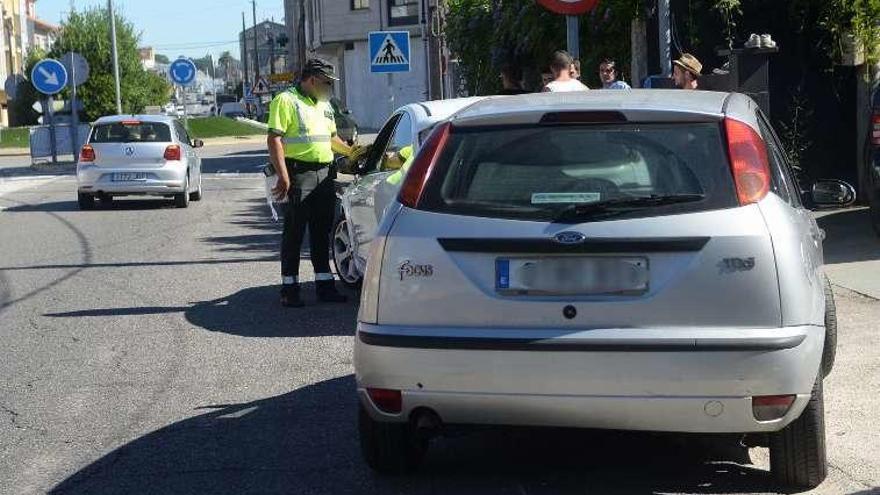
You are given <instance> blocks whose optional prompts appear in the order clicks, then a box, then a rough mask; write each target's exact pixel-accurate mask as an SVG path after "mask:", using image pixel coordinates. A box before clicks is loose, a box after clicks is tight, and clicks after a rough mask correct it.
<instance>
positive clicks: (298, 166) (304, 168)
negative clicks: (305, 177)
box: [284, 158, 330, 174]
mask: <svg viewBox="0 0 880 495" xmlns="http://www.w3.org/2000/svg"><path fill="white" fill-rule="evenodd" d="M284 164H285V165H287V168H288V169H289V170H290V171H291V172H293V173H295V174H300V173H303V172H317V171H318V170H322V169H325V168H329V167H330V164H329V163H314V162H303V161H299V160H294V159H293V158H285V159H284Z"/></svg>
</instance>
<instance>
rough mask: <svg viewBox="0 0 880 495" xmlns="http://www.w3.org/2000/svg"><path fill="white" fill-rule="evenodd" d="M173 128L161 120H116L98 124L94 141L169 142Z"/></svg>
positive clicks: (94, 131)
mask: <svg viewBox="0 0 880 495" xmlns="http://www.w3.org/2000/svg"><path fill="white" fill-rule="evenodd" d="M170 141H171V128H170V127H168V125H167V124H162V123H159V122H115V123H112V124H100V125H96V126H95V128H94V130H93V131H92V138H91V142H92V143H167V142H170Z"/></svg>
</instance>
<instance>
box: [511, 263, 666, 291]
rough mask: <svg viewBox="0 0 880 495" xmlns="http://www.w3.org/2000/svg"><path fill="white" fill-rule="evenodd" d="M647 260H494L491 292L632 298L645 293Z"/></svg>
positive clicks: (646, 288) (647, 279) (647, 278)
mask: <svg viewBox="0 0 880 495" xmlns="http://www.w3.org/2000/svg"><path fill="white" fill-rule="evenodd" d="M648 281H649V277H648V259H647V258H644V257H636V256H632V257H617V256H564V257H563V256H560V257H549V258H498V259H496V260H495V289H496V290H497V291H498V292H500V293H503V294H510V295H515V294H543V295H611V294H620V295H634V294H643V293H645V292H647V290H648Z"/></svg>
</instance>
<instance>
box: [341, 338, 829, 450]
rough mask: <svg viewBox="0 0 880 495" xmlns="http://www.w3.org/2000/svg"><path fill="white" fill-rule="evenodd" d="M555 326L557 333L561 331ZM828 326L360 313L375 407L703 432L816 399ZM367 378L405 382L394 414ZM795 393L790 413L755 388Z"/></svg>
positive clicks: (747, 426)
mask: <svg viewBox="0 0 880 495" xmlns="http://www.w3.org/2000/svg"><path fill="white" fill-rule="evenodd" d="M551 334H553V335H551ZM823 339H824V328H822V327H815V326H802V327H786V328H774V329H717V328H714V329H705V330H701V329H600V330H589V331H581V332H574V333H571V332H569V333H567V334H561V333H558V332H557V333H556V334H554V332H551V331H538V330H501V329H493V330H491V331H487V330H485V329H481V330H475V329H474V330H470V329H436V328H431V329H414V328H403V327H387V326H376V325H366V324H359V327H358V338H357V342H356V346H355V369H356V374H357V383H358V393H359V396H360V398H361V401H362V402H363V404H364V405H365V406H366V408H367V410H368V411H369V413H370V414H371V416H372V417H373V418H374V419H377V420H380V421H390V422H395V421H397V422H399V421H407V420H408V418H409V415H410V413H411V412H412V411H413V410H415V409H417V408H419V407H427V408H430V409H432V410H434V411H435V412H436V413H437V414H438V415H439V416H440V417H441V419H442V420H443V421H444V422H446V423H454V424H505V425H522V426H563V427H583V428H609V429H627V430H651V431H673V432H701V433H746V432H764V431H776V430H779V429H781V428H783V427H784V426H785V425H787V424H788V423H790V422H791V421H792V420H794V419H795V418H797V417H798V416H799V415H800V413H801V411H802V410H803V408H804V407H805V406H806V403H807V402H808V400H809V396H810V391H811V389H812V386H813V382H814V380H815V378H816V376H817V373H818V369H819V362H820V360H821V354H822V345H823ZM367 387H375V388H388V389H396V390H401V391H402V394H403V411H402V412H401V413H400V414H387V413H384V412H382V411H380V410H378V409H377V408H376V407H375V406H374V405H373V404H372V402H371V401H370V399H369V398H368V396H367V394H366V391H365V389H366V388H367ZM781 394H795V395H797V399H796V401H795V403H794V405H793V406H792V408H791V409H790V410H789V412H788V413H787V414H786V415H785V416H784V417H782V418H780V419H777V420H774V421H766V422H761V421H757V420H755V419H754V416H753V413H752V404H751V402H752V396H756V395H781Z"/></svg>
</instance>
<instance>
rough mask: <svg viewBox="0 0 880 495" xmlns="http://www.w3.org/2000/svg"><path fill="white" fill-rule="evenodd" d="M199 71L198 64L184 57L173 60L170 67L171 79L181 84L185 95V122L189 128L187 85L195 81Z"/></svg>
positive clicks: (182, 92)
mask: <svg viewBox="0 0 880 495" xmlns="http://www.w3.org/2000/svg"><path fill="white" fill-rule="evenodd" d="M197 72H198V69H197V68H196V64H195V63H194V62H193V61H192V60H190V59H188V58H184V57H180V58H179V59H177V60H175V61H174V62H171V66H170V67H169V68H168V74H169V75H170V76H171V80H172V81H173V82H174V83H175V84H177V85H178V86H180V90H181V91H180V92H181V94H182V95H183V124H184V126H186V127H187V128H188V127H189V119H188V116H187V111H186V87H187V86H189V85H190V84H192V83H193V82H195V80H196V73H197Z"/></svg>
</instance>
